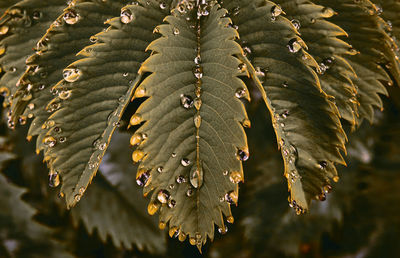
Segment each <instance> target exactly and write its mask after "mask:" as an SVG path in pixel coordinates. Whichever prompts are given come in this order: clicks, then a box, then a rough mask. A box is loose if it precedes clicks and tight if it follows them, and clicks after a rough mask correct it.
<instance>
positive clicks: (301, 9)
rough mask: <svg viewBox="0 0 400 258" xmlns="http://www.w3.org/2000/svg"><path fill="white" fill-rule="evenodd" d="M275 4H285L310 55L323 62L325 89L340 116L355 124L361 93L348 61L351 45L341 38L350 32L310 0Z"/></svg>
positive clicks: (321, 75)
mask: <svg viewBox="0 0 400 258" xmlns="http://www.w3.org/2000/svg"><path fill="white" fill-rule="evenodd" d="M275 3H277V4H280V5H281V7H282V9H283V10H284V12H285V13H286V17H287V18H288V19H289V20H291V22H292V24H293V25H294V26H295V27H296V29H297V30H298V31H299V32H300V33H301V38H302V39H303V40H304V41H305V42H306V44H307V45H308V48H309V49H308V52H309V53H310V54H311V55H312V56H313V57H314V58H315V59H316V61H317V62H318V63H319V67H318V68H317V72H318V73H319V78H320V82H321V88H322V89H323V90H324V91H325V93H326V94H328V95H330V96H332V97H333V98H334V102H335V104H336V106H337V107H338V109H339V112H340V116H341V117H342V118H343V119H346V120H348V121H349V122H350V123H351V124H353V125H354V124H355V123H356V116H357V115H358V113H357V100H356V93H357V91H356V89H355V87H354V85H353V82H352V80H351V77H354V76H355V74H354V72H353V68H352V67H351V66H350V64H349V63H348V61H347V60H346V59H345V56H346V55H348V54H350V53H351V52H350V51H349V49H350V48H351V46H350V45H349V44H347V43H346V42H344V41H342V40H340V39H339V38H338V37H339V36H345V35H346V32H344V31H343V30H342V29H341V28H340V27H338V26H337V25H335V24H333V23H331V22H329V21H327V20H326V19H325V18H329V17H331V16H332V15H334V11H333V10H332V9H331V8H326V7H324V6H320V5H315V4H313V3H311V2H310V1H307V0H277V1H275Z"/></svg>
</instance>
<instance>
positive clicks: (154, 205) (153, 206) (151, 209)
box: [147, 202, 160, 215]
mask: <svg viewBox="0 0 400 258" xmlns="http://www.w3.org/2000/svg"><path fill="white" fill-rule="evenodd" d="M159 207H160V206H159V205H158V204H157V203H154V202H151V203H149V205H148V206H147V212H148V213H149V214H150V215H154V214H155V213H156V212H157V210H158V208H159Z"/></svg>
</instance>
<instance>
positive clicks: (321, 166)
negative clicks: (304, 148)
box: [318, 161, 328, 169]
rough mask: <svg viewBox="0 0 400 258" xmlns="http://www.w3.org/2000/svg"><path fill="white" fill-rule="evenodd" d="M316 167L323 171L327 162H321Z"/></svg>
mask: <svg viewBox="0 0 400 258" xmlns="http://www.w3.org/2000/svg"><path fill="white" fill-rule="evenodd" d="M318 166H319V168H320V169H325V168H326V167H327V166H328V162H326V161H321V162H319V163H318Z"/></svg>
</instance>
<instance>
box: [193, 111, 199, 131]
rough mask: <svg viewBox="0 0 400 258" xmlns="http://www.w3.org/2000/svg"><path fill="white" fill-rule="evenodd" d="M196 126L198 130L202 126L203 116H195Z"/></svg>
mask: <svg viewBox="0 0 400 258" xmlns="http://www.w3.org/2000/svg"><path fill="white" fill-rule="evenodd" d="M193 121H194V126H196V128H199V127H200V126H201V116H200V115H199V114H197V115H195V116H194V119H193Z"/></svg>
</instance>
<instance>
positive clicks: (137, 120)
mask: <svg viewBox="0 0 400 258" xmlns="http://www.w3.org/2000/svg"><path fill="white" fill-rule="evenodd" d="M141 122H142V117H141V116H140V115H139V114H134V115H133V116H132V117H131V120H130V121H129V124H130V125H132V126H135V125H138V124H140V123H141Z"/></svg>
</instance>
